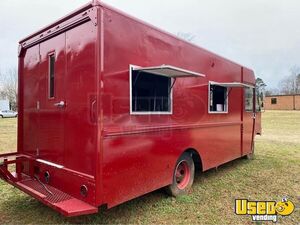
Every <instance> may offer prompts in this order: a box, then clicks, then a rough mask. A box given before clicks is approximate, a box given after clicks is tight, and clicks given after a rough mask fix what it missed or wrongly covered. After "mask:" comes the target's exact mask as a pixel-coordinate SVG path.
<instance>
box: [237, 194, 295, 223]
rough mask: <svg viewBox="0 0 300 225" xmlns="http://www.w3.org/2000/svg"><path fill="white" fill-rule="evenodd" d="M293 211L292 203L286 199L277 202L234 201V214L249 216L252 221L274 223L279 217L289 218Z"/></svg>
mask: <svg viewBox="0 0 300 225" xmlns="http://www.w3.org/2000/svg"><path fill="white" fill-rule="evenodd" d="M294 209H295V205H294V203H293V202H291V201H289V200H288V199H287V198H284V199H282V201H279V202H275V201H248V200H247V199H236V200H235V213H236V214H237V215H249V216H251V217H252V221H273V222H274V223H276V222H277V221H278V217H279V216H283V217H284V216H289V215H291V214H292V213H293V211H294Z"/></svg>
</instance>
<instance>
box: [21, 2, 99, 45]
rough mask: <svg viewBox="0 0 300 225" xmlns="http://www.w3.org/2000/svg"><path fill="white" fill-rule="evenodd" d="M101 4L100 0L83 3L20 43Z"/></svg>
mask: <svg viewBox="0 0 300 225" xmlns="http://www.w3.org/2000/svg"><path fill="white" fill-rule="evenodd" d="M100 5H101V3H100V1H99V0H93V1H91V2H89V3H87V4H85V5H83V6H82V7H80V8H78V9H76V10H74V11H72V12H71V13H69V14H67V15H66V16H64V17H61V18H60V19H58V20H56V21H54V22H53V23H51V24H49V25H47V26H45V27H43V28H41V29H39V30H38V31H36V32H34V33H33V34H31V35H29V36H27V37H25V38H23V39H21V40H20V41H19V44H22V43H23V42H26V41H28V40H30V39H31V38H34V37H35V36H37V35H39V34H41V33H43V32H45V31H47V30H49V29H50V28H52V27H55V26H57V25H59V24H61V23H62V22H64V21H66V20H68V19H70V18H72V17H73V16H75V15H77V14H79V13H81V12H84V11H85V10H87V9H89V8H91V7H94V6H100Z"/></svg>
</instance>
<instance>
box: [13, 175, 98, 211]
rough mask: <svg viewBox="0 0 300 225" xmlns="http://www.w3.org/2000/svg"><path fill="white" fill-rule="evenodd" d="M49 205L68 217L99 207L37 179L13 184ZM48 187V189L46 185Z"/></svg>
mask: <svg viewBox="0 0 300 225" xmlns="http://www.w3.org/2000/svg"><path fill="white" fill-rule="evenodd" d="M13 185H14V186H16V187H17V188H19V189H21V190H22V191H24V192H25V193H27V194H29V195H31V196H32V197H34V198H36V199H37V200H39V201H41V202H42V203H44V204H46V205H48V206H49V207H51V208H53V209H55V210H58V211H59V212H60V213H61V214H63V215H64V216H67V217H72V216H80V215H87V214H93V213H97V212H98V208H96V207H94V206H92V205H89V204H87V203H85V202H83V201H81V200H79V199H76V198H74V197H72V196H70V195H68V194H66V193H64V192H62V191H60V190H58V189H56V188H54V187H52V186H50V185H47V184H43V185H42V184H40V183H39V182H38V181H37V180H33V179H25V180H23V181H19V182H16V183H15V184H13ZM44 185H45V187H46V188H47V189H48V190H47V189H46V188H45V187H44Z"/></svg>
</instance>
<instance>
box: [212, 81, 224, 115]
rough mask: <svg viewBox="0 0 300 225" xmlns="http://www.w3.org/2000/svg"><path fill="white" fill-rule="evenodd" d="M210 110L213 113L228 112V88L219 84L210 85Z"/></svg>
mask: <svg viewBox="0 0 300 225" xmlns="http://www.w3.org/2000/svg"><path fill="white" fill-rule="evenodd" d="M209 103H210V108H209V111H210V112H212V113H226V112H228V89H227V87H222V86H218V85H209Z"/></svg>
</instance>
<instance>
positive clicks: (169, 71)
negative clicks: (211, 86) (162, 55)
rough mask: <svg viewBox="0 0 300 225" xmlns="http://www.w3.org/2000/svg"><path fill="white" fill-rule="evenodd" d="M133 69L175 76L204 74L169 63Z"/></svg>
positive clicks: (198, 75)
mask: <svg viewBox="0 0 300 225" xmlns="http://www.w3.org/2000/svg"><path fill="white" fill-rule="evenodd" d="M133 70H134V71H137V72H139V71H140V72H144V73H151V74H154V75H159V76H165V77H171V78H177V77H205V75H204V74H201V73H197V72H194V71H190V70H186V69H182V68H178V67H175V66H170V65H161V66H153V67H139V68H134V69H133Z"/></svg>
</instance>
